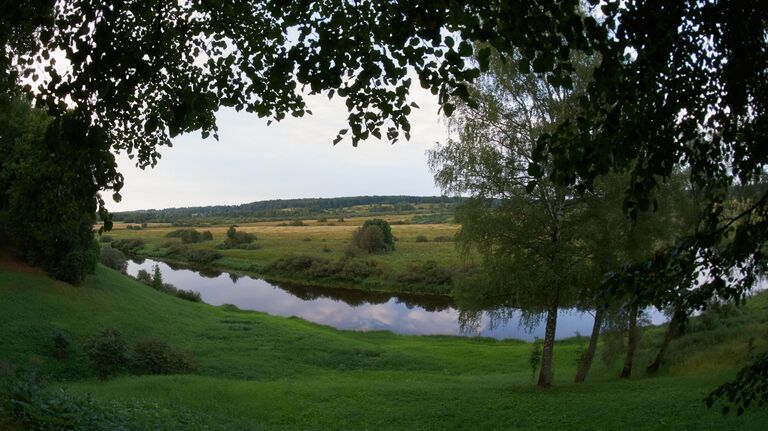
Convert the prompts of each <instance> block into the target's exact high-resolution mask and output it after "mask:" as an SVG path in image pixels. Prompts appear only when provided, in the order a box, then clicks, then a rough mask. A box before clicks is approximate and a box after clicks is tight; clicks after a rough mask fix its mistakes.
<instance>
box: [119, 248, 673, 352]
mask: <svg viewBox="0 0 768 431" xmlns="http://www.w3.org/2000/svg"><path fill="white" fill-rule="evenodd" d="M154 265H158V266H159V267H160V271H161V272H162V275H163V281H164V282H166V283H171V284H173V285H174V286H176V287H178V288H179V289H186V290H193V291H196V292H200V296H201V297H202V300H203V301H204V302H206V303H208V304H211V305H223V304H233V305H236V306H237V307H238V308H240V309H243V310H256V311H263V312H265V313H269V314H273V315H276V316H286V317H289V316H297V317H301V318H302V319H306V320H308V321H310V322H315V323H320V324H323V325H329V326H333V327H335V328H338V329H350V330H356V331H374V330H387V331H392V332H395V333H399V334H412V335H467V336H475V335H480V336H485V337H493V338H498V339H503V338H516V339H523V340H533V339H534V338H536V337H538V338H543V337H544V321H543V320H542V321H540V322H524V319H522V313H520V312H512V314H511V316H509V318H508V319H505V320H503V321H500V320H499V319H492V318H491V317H490V316H489V315H488V314H487V313H484V314H483V316H482V317H481V318H480V319H479V321H478V322H477V323H476V325H474V327H473V328H472V329H471V330H468V329H466V328H463V327H462V325H461V324H460V322H459V311H458V310H457V309H456V308H455V307H454V306H453V304H452V301H451V300H450V298H447V297H434V296H429V295H424V296H418V295H414V296H411V295H402V294H387V293H377V292H365V291H360V290H352V289H328V288H316V287H303V286H302V287H298V286H291V285H288V284H282V283H270V282H267V281H265V280H263V279H259V278H252V277H249V276H238V275H235V274H229V273H226V272H218V271H207V270H205V271H199V270H193V269H189V268H184V267H178V266H176V265H173V267H172V266H170V265H169V264H166V263H164V262H159V261H155V260H152V259H143V260H141V259H135V260H129V261H128V274H129V275H132V276H135V275H136V274H137V273H138V271H139V270H140V269H144V270H146V271H148V272H149V273H150V274H151V273H152V269H153V267H154ZM648 314H649V316H648V317H649V318H650V320H651V322H652V323H654V324H660V323H663V322H664V321H665V320H666V318H665V316H664V315H663V314H662V313H659V312H657V311H655V310H654V311H652V312H650V313H648ZM593 321H594V319H593V316H592V314H591V313H585V312H579V311H577V310H574V309H563V310H561V311H560V313H559V315H558V320H557V331H556V337H557V338H568V337H572V336H574V335H576V334H577V333H579V334H581V335H589V334H590V333H591V331H592V323H593Z"/></svg>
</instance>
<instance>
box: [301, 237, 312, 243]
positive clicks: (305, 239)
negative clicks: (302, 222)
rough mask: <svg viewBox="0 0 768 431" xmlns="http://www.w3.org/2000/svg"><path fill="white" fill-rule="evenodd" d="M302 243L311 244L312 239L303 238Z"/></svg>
mask: <svg viewBox="0 0 768 431" xmlns="http://www.w3.org/2000/svg"><path fill="white" fill-rule="evenodd" d="M302 241H304V242H312V238H310V237H305V238H304V239H303V240H302Z"/></svg>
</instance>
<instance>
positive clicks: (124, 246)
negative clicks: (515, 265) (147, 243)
mask: <svg viewBox="0 0 768 431" xmlns="http://www.w3.org/2000/svg"><path fill="white" fill-rule="evenodd" d="M112 247H113V248H116V249H118V250H120V251H122V252H123V253H127V254H131V253H138V252H139V250H141V249H142V248H143V247H144V240H142V239H140V238H129V239H119V240H116V241H112Z"/></svg>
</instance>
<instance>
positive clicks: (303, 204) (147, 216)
mask: <svg viewBox="0 0 768 431" xmlns="http://www.w3.org/2000/svg"><path fill="white" fill-rule="evenodd" d="M461 201H462V198H459V197H447V196H407V195H393V196H349V197H336V198H302V199H271V200H264V201H256V202H251V203H247V204H240V205H210V206H197V207H177V208H164V209H147V210H135V211H118V212H114V213H112V217H113V218H114V220H116V221H123V222H126V223H146V222H156V223H168V222H174V221H180V220H189V219H193V218H214V217H234V218H270V219H285V218H291V217H311V216H317V215H322V214H326V215H327V214H336V213H341V210H344V209H345V208H349V207H353V206H358V205H368V206H371V208H370V210H371V212H407V211H415V210H416V208H415V207H414V205H419V204H433V205H441V206H445V208H444V209H452V208H453V207H454V206H455V205H456V204H457V203H459V202H461Z"/></svg>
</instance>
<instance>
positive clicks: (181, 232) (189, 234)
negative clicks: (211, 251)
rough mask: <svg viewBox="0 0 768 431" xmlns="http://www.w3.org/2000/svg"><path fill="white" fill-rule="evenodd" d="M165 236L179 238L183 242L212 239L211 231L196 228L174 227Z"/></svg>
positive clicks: (190, 242)
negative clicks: (174, 228) (201, 230)
mask: <svg viewBox="0 0 768 431" xmlns="http://www.w3.org/2000/svg"><path fill="white" fill-rule="evenodd" d="M165 236H166V238H180V239H181V242H182V243H183V244H194V243H198V242H203V241H210V240H212V239H213V234H212V233H211V231H205V232H200V231H198V230H196V229H176V230H174V231H171V232H168V233H167V234H165Z"/></svg>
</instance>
